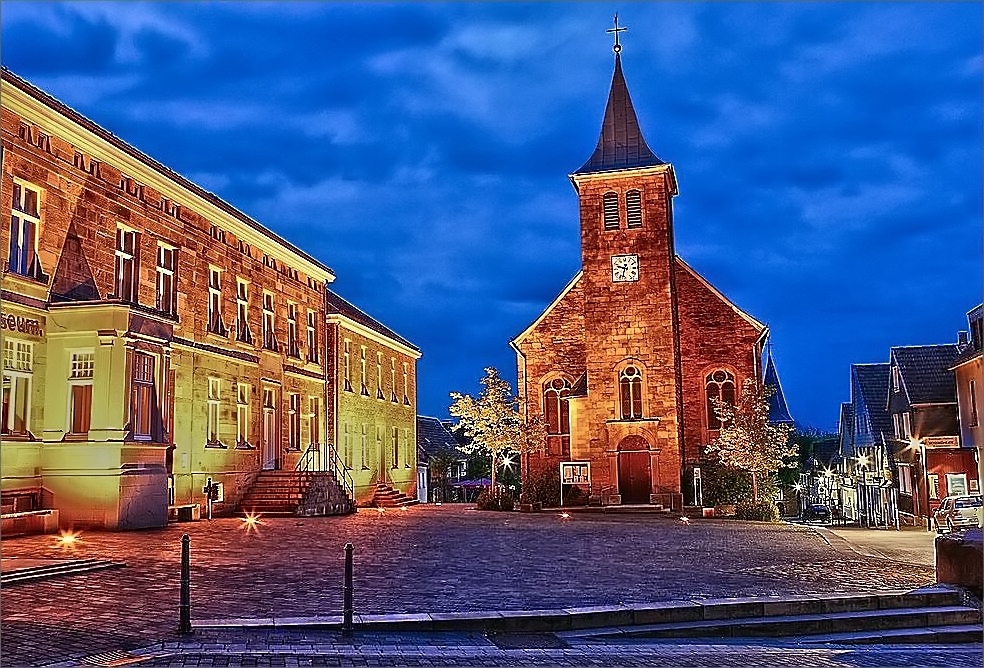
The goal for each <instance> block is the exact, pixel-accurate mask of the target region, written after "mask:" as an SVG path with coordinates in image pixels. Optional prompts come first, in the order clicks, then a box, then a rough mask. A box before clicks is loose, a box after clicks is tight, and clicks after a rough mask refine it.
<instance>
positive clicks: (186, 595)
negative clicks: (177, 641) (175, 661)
mask: <svg viewBox="0 0 984 668" xmlns="http://www.w3.org/2000/svg"><path fill="white" fill-rule="evenodd" d="M178 616H179V621H178V633H181V634H188V633H191V536H189V535H188V534H185V535H183V536H182V537H181V604H180V605H179V606H178Z"/></svg>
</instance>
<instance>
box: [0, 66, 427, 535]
mask: <svg viewBox="0 0 984 668" xmlns="http://www.w3.org/2000/svg"><path fill="white" fill-rule="evenodd" d="M2 86H3V90H2V103H3V110H2V111H3V114H2V131H3V149H4V150H3V181H2V199H0V206H2V207H3V209H4V211H5V212H6V213H7V214H9V215H8V217H7V218H8V220H9V221H10V224H9V225H6V224H5V225H4V226H3V227H2V229H0V255H2V261H3V273H2V284H0V289H2V293H0V298H2V318H0V326H2V327H0V339H2V347H3V406H2V411H3V412H2V434H0V438H2V448H3V453H2V494H3V511H4V513H5V514H7V515H9V514H11V513H16V512H20V511H32V510H37V509H54V510H56V511H57V513H58V516H59V520H58V521H59V523H60V524H61V525H62V526H97V527H105V528H111V529H129V528H142V527H153V526H161V525H163V524H165V523H166V522H167V520H168V514H169V508H170V509H171V510H172V511H173V509H174V507H175V506H181V505H186V504H202V503H203V502H204V495H203V487H204V486H205V484H206V482H207V481H209V479H211V481H212V482H213V483H217V484H218V485H219V486H220V493H219V496H220V501H219V502H218V505H217V506H216V507H215V510H216V512H218V513H222V512H231V511H233V510H234V509H235V508H236V504H237V503H238V502H239V501H240V500H241V499H242V497H243V496H244V494H245V493H246V491H247V490H248V488H249V486H250V485H251V484H253V481H254V480H255V479H256V478H257V475H258V473H259V472H261V471H263V470H280V469H286V470H290V469H293V468H294V467H295V465H296V464H297V462H298V461H299V460H300V459H301V458H302V456H303V455H304V453H305V451H307V450H308V448H309V447H310V446H312V445H314V446H316V447H318V448H321V449H325V448H330V447H331V445H332V436H333V435H334V433H335V432H336V430H337V423H336V421H335V420H334V416H335V414H336V412H335V388H334V386H333V384H332V381H333V377H332V376H331V375H330V373H329V369H332V367H333V364H334V361H333V360H332V359H331V356H332V355H333V354H334V352H335V348H334V347H333V346H329V345H328V328H329V325H328V323H327V321H326V310H327V309H328V304H329V302H328V299H329V292H328V290H327V284H328V283H330V282H331V281H333V280H334V275H333V273H332V271H331V270H330V269H329V268H328V267H326V266H325V265H324V264H322V263H321V262H319V261H318V260H316V259H315V258H313V257H311V256H310V255H308V254H307V253H305V252H304V251H302V250H301V249H299V248H297V247H295V246H293V245H292V244H290V243H289V242H287V241H286V240H284V239H282V238H280V237H279V236H277V235H276V234H274V233H273V232H271V231H270V230H268V229H266V228H264V227H263V226H262V225H260V224H259V223H257V222H256V221H254V220H253V219H251V218H249V217H248V216H246V215H245V214H243V213H242V212H240V211H238V210H236V209H235V208H233V207H232V206H230V205H229V204H227V203H225V202H223V201H222V200H220V199H219V198H217V197H216V196H215V195H213V194H211V193H209V192H207V191H205V190H203V189H202V188H200V187H199V186H197V185H195V184H193V183H191V182H190V181H188V180H187V179H184V178H183V177H181V176H180V175H178V174H176V173H174V172H173V171H171V170H170V169H168V168H167V167H165V166H163V165H161V164H159V163H158V162H156V161H154V160H153V159H152V158H150V157H148V156H146V155H144V154H143V153H141V152H139V151H138V150H137V149H135V148H133V147H132V146H130V145H128V144H126V143H125V142H123V141H121V140H120V139H119V138H117V137H115V136H114V135H112V134H110V133H109V132H107V131H106V130H104V129H102V128H101V127H99V126H97V125H96V124H94V123H92V122H91V121H89V120H88V119H85V118H84V117H82V116H80V115H79V114H77V113H76V112H74V111H73V110H71V109H70V108H68V107H66V106H65V105H63V104H61V103H60V102H58V101H57V100H55V99H53V98H52V97H50V96H49V95H47V94H46V93H44V92H43V91H40V90H38V89H37V88H35V87H33V86H31V85H30V84H29V83H27V82H25V81H23V80H21V79H20V78H18V77H16V76H15V75H13V74H12V73H10V72H9V71H7V70H4V71H3V79H2ZM332 327H336V325H332ZM377 338H380V339H384V338H385V337H381V336H377ZM401 341H402V340H401ZM403 345H404V344H403V343H402V342H401V343H400V346H403ZM414 351H415V349H414ZM416 354H417V355H418V356H419V352H417V353H416ZM414 359H415V358H414ZM387 361H388V358H387ZM401 362H402V358H401ZM410 366H411V367H412V363H411V365H410ZM387 377H388V376H387ZM410 377H411V378H413V376H412V375H411V376H410ZM401 378H402V375H401ZM408 393H409V395H410V396H412V395H413V394H415V390H414V389H413V388H411V389H409V390H408ZM401 399H402V396H401ZM401 406H402V404H401ZM410 410H412V405H411V409H410ZM409 424H410V425H411V426H412V425H413V418H412V415H411V418H410V420H409ZM405 438H408V439H412V438H413V433H412V432H411V434H410V435H409V436H406V437H405ZM410 442H413V441H412V440H410ZM410 451H411V452H412V448H411V449H410ZM415 464H416V462H415V458H413V457H408V458H406V459H405V460H401V464H400V465H401V467H402V466H409V467H411V468H413V467H414V466H415ZM411 478H412V476H411ZM393 479H394V480H395V479H396V476H393Z"/></svg>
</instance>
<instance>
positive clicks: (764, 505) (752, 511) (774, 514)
mask: <svg viewBox="0 0 984 668" xmlns="http://www.w3.org/2000/svg"><path fill="white" fill-rule="evenodd" d="M735 517H736V518H737V519H739V520H755V521H758V522H778V521H779V509H778V508H777V507H776V504H775V503H773V502H772V500H771V499H759V501H758V503H756V502H754V501H749V500H745V501H739V502H738V503H737V504H735Z"/></svg>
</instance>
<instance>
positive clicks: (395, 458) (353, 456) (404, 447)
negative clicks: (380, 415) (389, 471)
mask: <svg viewBox="0 0 984 668" xmlns="http://www.w3.org/2000/svg"><path fill="white" fill-rule="evenodd" d="M356 426H358V427H359V433H358V434H356V433H355V427H356ZM372 426H373V425H370V424H369V423H366V422H363V423H362V424H360V425H352V424H350V423H348V422H343V423H342V460H343V461H344V462H345V465H346V466H347V467H348V468H350V469H352V468H361V469H362V470H363V471H368V470H369V468H370V466H369V465H370V452H369V439H370V437H371V436H374V437H375V453H376V455H377V456H378V457H379V462H378V463H379V466H380V468H383V467H385V466H387V465H389V467H390V468H393V469H397V468H400V467H401V466H402V467H403V468H410V429H408V428H403V429H401V428H400V427H397V426H391V427H389V429H387V428H386V427H384V426H382V425H375V428H374V429H372V430H370V427H372ZM371 432H375V433H371ZM356 439H358V443H356ZM385 440H388V443H384V441H385ZM387 445H388V449H387V450H384V447H385V446H387ZM356 446H358V450H356ZM401 462H402V464H401Z"/></svg>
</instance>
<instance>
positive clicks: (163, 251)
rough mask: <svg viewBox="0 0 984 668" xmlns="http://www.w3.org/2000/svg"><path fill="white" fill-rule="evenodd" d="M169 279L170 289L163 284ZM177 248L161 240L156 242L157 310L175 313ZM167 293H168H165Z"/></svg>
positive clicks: (169, 313) (176, 305) (176, 301)
mask: <svg viewBox="0 0 984 668" xmlns="http://www.w3.org/2000/svg"><path fill="white" fill-rule="evenodd" d="M168 279H170V289H169V290H167V291H166V290H165V288H164V284H165V282H166V281H167V280H168ZM177 281H178V249H177V248H176V247H174V246H172V245H170V244H166V243H164V242H163V241H158V242H157V310H158V311H161V312H163V313H167V314H168V315H175V314H176V313H177V310H178V308H177V307H178V290H177V287H178V282H177ZM166 293H168V294H166Z"/></svg>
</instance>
